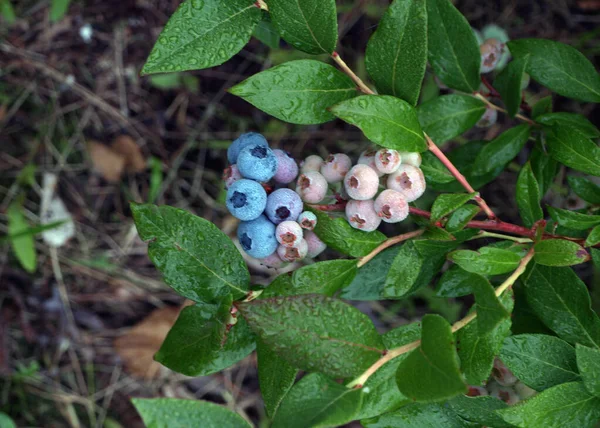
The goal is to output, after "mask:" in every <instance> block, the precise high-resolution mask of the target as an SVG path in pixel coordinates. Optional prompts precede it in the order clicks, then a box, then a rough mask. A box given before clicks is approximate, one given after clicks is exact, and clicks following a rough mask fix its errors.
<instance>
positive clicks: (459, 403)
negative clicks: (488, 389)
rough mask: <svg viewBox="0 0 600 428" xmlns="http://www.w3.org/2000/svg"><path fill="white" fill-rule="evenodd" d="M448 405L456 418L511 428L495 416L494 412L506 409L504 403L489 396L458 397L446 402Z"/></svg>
mask: <svg viewBox="0 0 600 428" xmlns="http://www.w3.org/2000/svg"><path fill="white" fill-rule="evenodd" d="M448 405H449V406H450V409H452V410H453V411H454V412H455V413H456V414H457V415H458V416H460V417H461V418H463V419H465V420H467V421H470V422H474V423H476V424H479V425H482V426H487V427H494V428H510V427H512V425H510V424H508V423H506V422H504V420H503V419H502V418H501V417H500V416H498V415H497V414H496V410H501V409H506V407H508V406H507V405H506V403H504V401H501V400H498V399H497V398H494V397H491V396H489V395H483V396H478V397H469V396H467V395H459V396H458V397H455V398H453V399H452V400H450V401H448ZM432 428H434V427H432Z"/></svg>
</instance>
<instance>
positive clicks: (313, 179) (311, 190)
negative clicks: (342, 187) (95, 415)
mask: <svg viewBox="0 0 600 428" xmlns="http://www.w3.org/2000/svg"><path fill="white" fill-rule="evenodd" d="M296 193H298V194H299V195H300V197H301V198H302V200H303V201H304V202H308V203H309V204H316V203H318V202H320V201H322V200H323V198H324V197H325V195H326V194H327V180H325V177H323V176H322V175H321V173H319V172H317V171H308V172H305V173H304V174H301V175H300V177H298V181H297V183H296Z"/></svg>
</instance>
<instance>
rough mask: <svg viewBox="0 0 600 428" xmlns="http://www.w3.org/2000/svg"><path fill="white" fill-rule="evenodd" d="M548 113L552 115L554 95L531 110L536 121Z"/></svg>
mask: <svg viewBox="0 0 600 428" xmlns="http://www.w3.org/2000/svg"><path fill="white" fill-rule="evenodd" d="M546 113H552V95H548V96H547V97H544V98H541V99H540V100H539V101H538V102H537V103H535V104H534V105H533V107H532V108H531V117H532V118H533V119H534V120H535V119H537V118H538V117H539V116H541V115H543V114H546Z"/></svg>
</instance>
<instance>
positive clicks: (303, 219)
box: [296, 211, 317, 230]
mask: <svg viewBox="0 0 600 428" xmlns="http://www.w3.org/2000/svg"><path fill="white" fill-rule="evenodd" d="M296 221H297V222H298V224H299V225H300V227H302V229H306V230H314V228H315V226H316V225H317V216H316V215H314V214H313V213H311V212H310V211H304V212H303V213H301V214H300V215H299V216H298V219H297V220H296Z"/></svg>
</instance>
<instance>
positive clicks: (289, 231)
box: [275, 221, 302, 247]
mask: <svg viewBox="0 0 600 428" xmlns="http://www.w3.org/2000/svg"><path fill="white" fill-rule="evenodd" d="M275 238H276V239H277V242H279V243H280V244H281V245H283V246H284V247H295V246H297V245H298V244H299V243H300V241H301V240H302V228H301V227H300V225H299V224H298V223H296V222H295V221H284V222H281V223H279V224H278V225H277V228H276V229H275Z"/></svg>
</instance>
